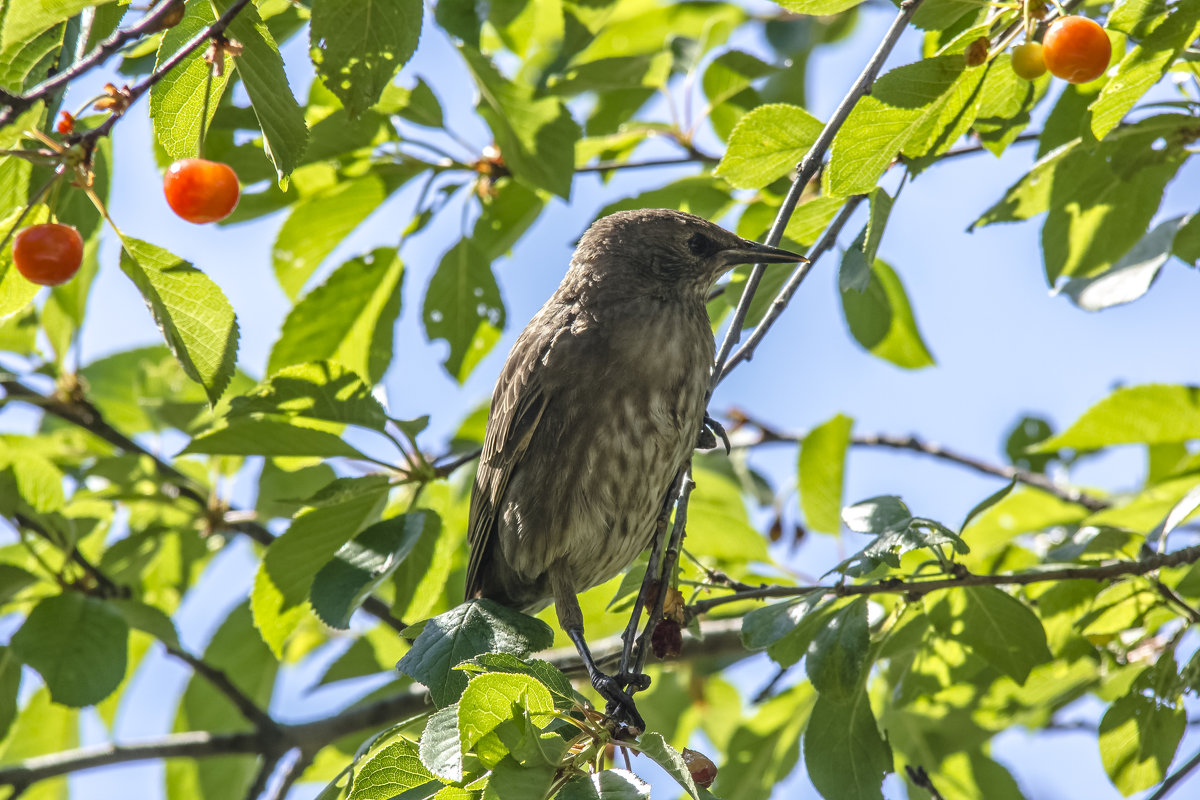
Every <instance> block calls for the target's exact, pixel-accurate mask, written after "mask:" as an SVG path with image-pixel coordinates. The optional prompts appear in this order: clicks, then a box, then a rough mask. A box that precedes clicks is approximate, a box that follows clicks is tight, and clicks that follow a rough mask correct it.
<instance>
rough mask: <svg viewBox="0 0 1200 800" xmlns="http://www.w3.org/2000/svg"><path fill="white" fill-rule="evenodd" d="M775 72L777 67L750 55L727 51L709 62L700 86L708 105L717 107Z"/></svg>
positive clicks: (738, 51) (739, 51) (737, 51)
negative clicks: (756, 81)
mask: <svg viewBox="0 0 1200 800" xmlns="http://www.w3.org/2000/svg"><path fill="white" fill-rule="evenodd" d="M775 71H776V67H773V66H772V65H770V64H768V63H767V62H765V61H762V60H761V59H759V58H757V57H755V56H752V55H750V54H749V53H744V52H742V51H741V50H727V51H725V52H724V53H721V54H720V55H719V56H717V57H716V58H714V59H713V60H712V61H711V62H709V65H708V67H706V68H705V70H704V77H703V79H701V82H700V85H701V87H702V88H703V89H704V96H705V97H706V98H707V99H708V104H709V105H710V106H713V107H715V106H719V105H721V103H724V102H725V101H726V100H729V99H730V98H733V97H735V96H736V95H738V94H740V93H741V92H743V91H745V90H746V89H748V88H750V85H751V84H752V83H753V82H754V81H755V80H757V79H759V78H763V77H765V76H767V75H770V74H771V73H773V72H775ZM788 107H789V108H794V106H788Z"/></svg>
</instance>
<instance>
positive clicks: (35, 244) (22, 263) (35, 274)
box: [12, 222, 83, 286]
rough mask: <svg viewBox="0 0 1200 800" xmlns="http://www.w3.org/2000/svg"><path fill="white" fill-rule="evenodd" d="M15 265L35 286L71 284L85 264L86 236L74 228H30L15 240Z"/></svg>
mask: <svg viewBox="0 0 1200 800" xmlns="http://www.w3.org/2000/svg"><path fill="white" fill-rule="evenodd" d="M12 257H13V263H14V264H16V265H17V271H18V272H20V273H21V274H22V275H24V276H25V279H26V280H28V281H30V282H31V283H36V284H39V285H41V286H57V285H58V284H60V283H65V282H67V281H69V280H70V279H71V278H72V277H73V276H74V275H75V273H76V272H78V271H79V265H80V264H82V263H83V237H81V236H80V235H79V231H77V230H75V228H73V227H72V226H70V225H60V224H58V223H56V222H44V223H42V224H41V225H30V226H29V227H28V228H25V229H23V230H22V231H21V232H19V233H18V234H17V237H16V238H15V239H13V246H12Z"/></svg>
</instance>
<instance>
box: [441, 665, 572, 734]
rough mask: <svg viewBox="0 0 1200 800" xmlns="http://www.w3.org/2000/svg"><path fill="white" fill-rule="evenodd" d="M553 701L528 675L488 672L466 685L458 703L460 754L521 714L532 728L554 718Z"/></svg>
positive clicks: (543, 688)
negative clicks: (528, 716)
mask: <svg viewBox="0 0 1200 800" xmlns="http://www.w3.org/2000/svg"><path fill="white" fill-rule="evenodd" d="M553 711H554V699H553V698H552V697H551V696H550V692H549V691H548V690H547V689H546V687H544V686H542V684H541V683H539V682H538V681H537V680H536V679H534V678H533V677H531V676H529V675H521V674H517V673H505V672H489V673H484V674H482V675H476V676H475V677H473V678H471V680H470V682H469V683H467V688H466V689H464V690H463V693H462V697H461V698H460V699H459V701H458V731H459V737H460V742H461V744H462V750H463V752H464V753H465V752H468V751H470V750H471V749H472V748H474V747H475V746H476V744H478V743H481V742H482V740H483V739H484V737H486V736H487V735H488V734H490V733H492V731H494V730H496V728H497V727H499V726H500V725H501V724H503V723H505V722H506V721H508V720H512V719H516V718H517V717H516V715H517V714H521V713H522V712H524V713H526V714H529V715H530V719H532V721H533V723H534V724H535V725H538V726H539V727H540V726H543V725H546V724H548V723H549V722H550V720H551V719H553V714H552V712H553Z"/></svg>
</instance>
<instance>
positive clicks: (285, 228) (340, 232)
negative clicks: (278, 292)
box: [271, 173, 386, 299]
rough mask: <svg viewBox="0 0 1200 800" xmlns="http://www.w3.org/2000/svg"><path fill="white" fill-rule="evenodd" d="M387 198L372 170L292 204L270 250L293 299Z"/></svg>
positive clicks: (279, 277)
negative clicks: (326, 260) (344, 241)
mask: <svg viewBox="0 0 1200 800" xmlns="http://www.w3.org/2000/svg"><path fill="white" fill-rule="evenodd" d="M384 199H386V194H385V192H384V187H383V182H382V181H381V180H380V179H379V177H378V176H376V175H374V174H373V173H367V174H366V175H363V176H362V177H361V178H357V179H354V180H346V181H339V182H337V183H335V184H333V185H332V186H330V187H329V188H328V189H327V190H325V191H322V192H318V193H316V194H313V195H309V196H307V197H305V198H303V199H302V200H300V201H299V202H298V203H296V205H294V206H293V207H292V211H291V213H290V214H288V217H287V219H286V220H284V222H283V225H282V227H280V229H279V233H278V235H276V237H275V246H274V248H273V249H272V252H271V258H272V262H273V264H274V268H275V277H276V278H277V279H278V280H279V285H280V287H282V288H283V291H284V293H285V294H287V296H288V297H289V298H293V299H294V298H295V297H296V295H297V294H299V293H300V290H301V289H302V288H303V287H304V284H305V283H307V282H308V279H309V278H310V277H312V274H313V272H315V271H316V269H317V267H319V266H321V263H322V262H323V261H325V259H326V258H327V257H328V256H329V254H330V253H332V252H333V250H334V248H336V247H337V246H338V245H339V244H341V243H342V240H343V239H345V238H346V237H347V236H349V235H350V233H351V232H352V231H353V230H354V229H355V228H357V227H358V226H359V224H360V223H361V222H362V221H363V220H365V219H366V218H367V216H368V215H370V214H371V212H373V211H374V210H375V209H377V208H379V206H380V205H382V204H383V201H384Z"/></svg>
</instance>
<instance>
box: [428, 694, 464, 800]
mask: <svg viewBox="0 0 1200 800" xmlns="http://www.w3.org/2000/svg"><path fill="white" fill-rule="evenodd" d="M419 754H420V756H421V763H422V764H423V765H424V766H425V768H426V769H428V770H429V771H430V772H432V773H433V774H434V775H436V776H437V777H438V778H439V779H441V780H445V781H452V782H455V783H457V782H459V781H461V780H462V778H463V747H462V740H461V737H460V735H459V732H458V703H454V704H453V705H449V706H446V707H445V708H443V709H439V710H438V711H435V712H433V713H432V714H431V715H430V716H429V721H428V722H427V723H425V730H423V731H422V732H421V742H420V747H419Z"/></svg>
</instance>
